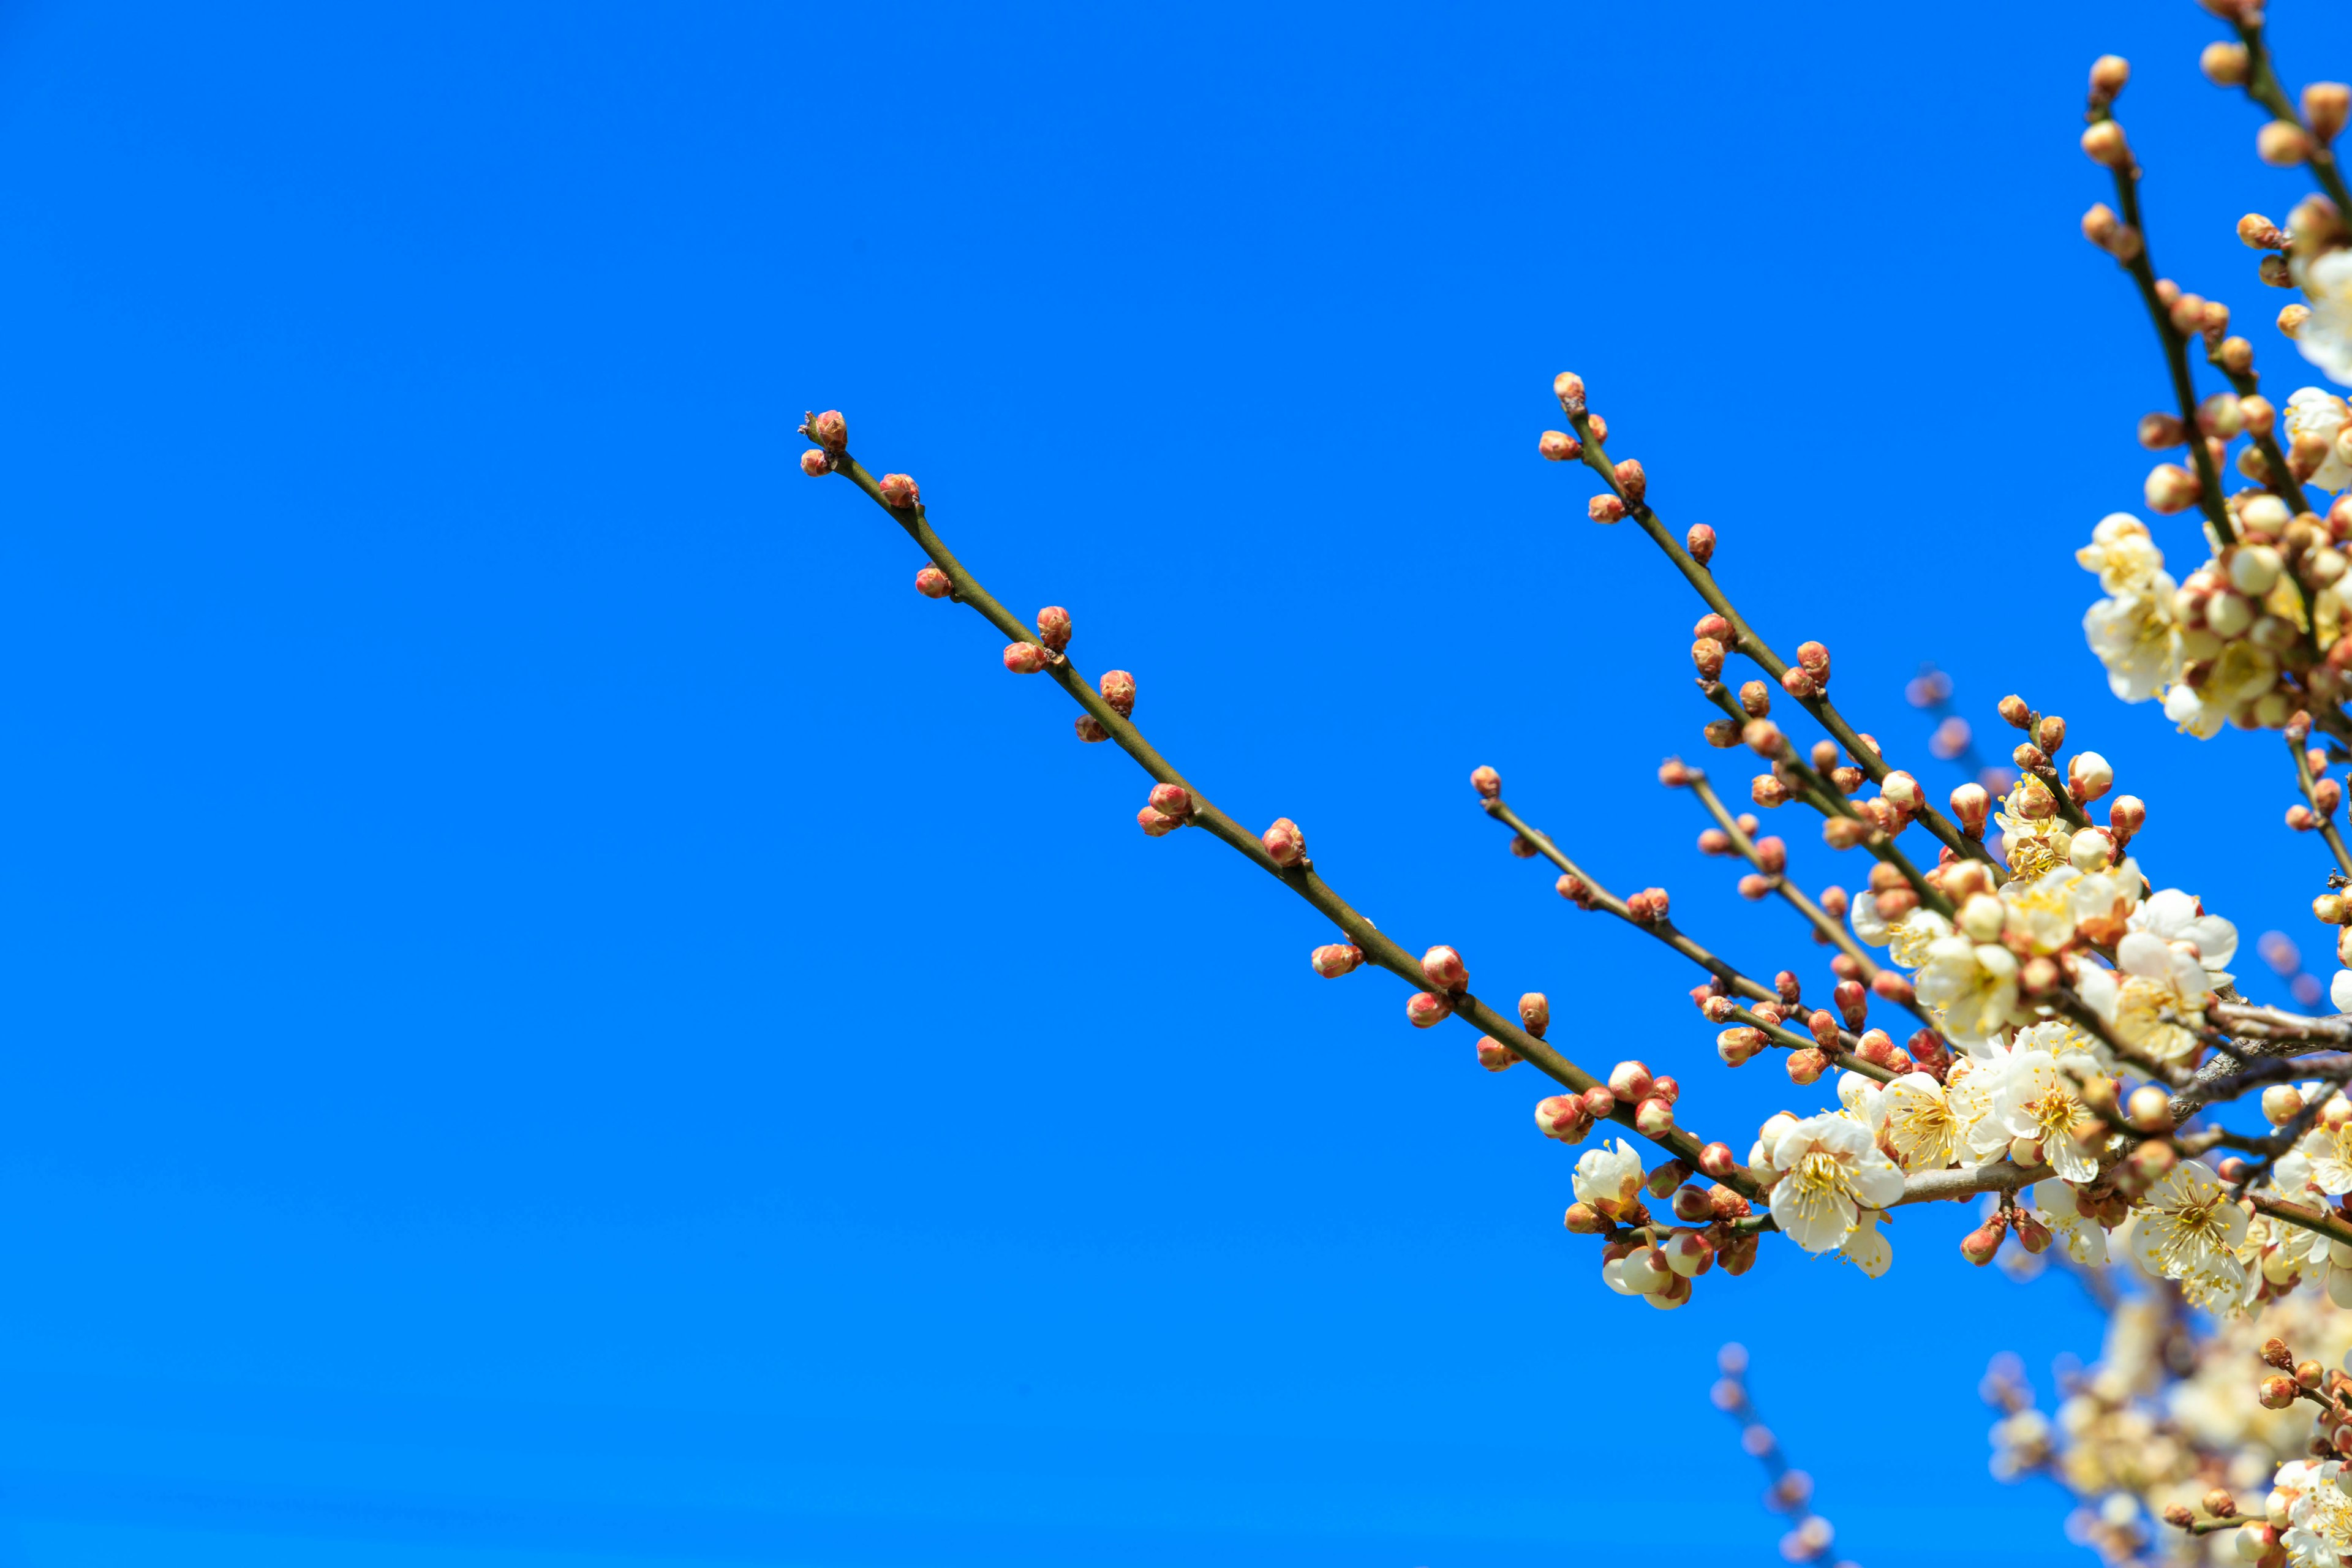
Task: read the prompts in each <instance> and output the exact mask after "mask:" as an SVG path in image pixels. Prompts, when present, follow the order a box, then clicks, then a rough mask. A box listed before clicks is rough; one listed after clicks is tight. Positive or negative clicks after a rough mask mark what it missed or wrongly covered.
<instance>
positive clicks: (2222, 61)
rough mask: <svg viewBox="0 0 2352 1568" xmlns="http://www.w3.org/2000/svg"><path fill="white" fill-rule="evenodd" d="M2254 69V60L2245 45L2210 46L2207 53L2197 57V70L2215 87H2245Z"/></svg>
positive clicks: (2206, 50) (2207, 47)
mask: <svg viewBox="0 0 2352 1568" xmlns="http://www.w3.org/2000/svg"><path fill="white" fill-rule="evenodd" d="M2197 68H2198V69H2199V70H2201V71H2203V72H2204V73H2205V79H2206V80H2208V81H2210V82H2211V83H2212V84H2213V85H2214V86H2215V87H2243V86H2245V85H2246V76H2247V73H2248V72H2249V71H2250V70H2252V68H2253V60H2252V57H2251V56H2250V55H2248V54H2247V52H2246V46H2245V45H2243V44H2208V45H2206V46H2205V52H2204V53H2202V54H2200V55H2199V56H2198V57H2197Z"/></svg>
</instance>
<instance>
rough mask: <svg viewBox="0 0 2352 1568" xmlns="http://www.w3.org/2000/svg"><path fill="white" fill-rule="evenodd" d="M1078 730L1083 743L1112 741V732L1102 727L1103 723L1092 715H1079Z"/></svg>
mask: <svg viewBox="0 0 2352 1568" xmlns="http://www.w3.org/2000/svg"><path fill="white" fill-rule="evenodd" d="M1076 729H1077V731H1078V739H1079V740H1081V741H1086V742H1095V741H1108V740H1109V739H1110V731H1108V730H1106V729H1104V728H1103V727H1102V721H1101V720H1099V719H1097V718H1096V717H1095V716H1094V715H1093V714H1091V713H1081V714H1079V715H1078V717H1077V722H1076Z"/></svg>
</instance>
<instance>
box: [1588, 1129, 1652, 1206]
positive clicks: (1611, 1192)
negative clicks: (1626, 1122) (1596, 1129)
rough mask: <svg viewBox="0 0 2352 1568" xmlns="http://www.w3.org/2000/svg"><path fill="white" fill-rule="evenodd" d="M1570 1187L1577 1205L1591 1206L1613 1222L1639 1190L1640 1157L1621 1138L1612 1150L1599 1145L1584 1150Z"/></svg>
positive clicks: (1631, 1201)
mask: <svg viewBox="0 0 2352 1568" xmlns="http://www.w3.org/2000/svg"><path fill="white" fill-rule="evenodd" d="M1570 1185H1571V1186H1573V1187H1574V1188H1575V1189H1576V1201H1577V1202H1579V1203H1584V1204H1591V1205H1592V1206H1593V1208H1594V1209H1595V1210H1597V1211H1598V1212H1600V1213H1601V1214H1602V1215H1607V1216H1608V1217H1609V1218H1611V1219H1617V1218H1619V1217H1621V1216H1622V1215H1623V1214H1624V1213H1625V1211H1626V1210H1627V1209H1629V1208H1631V1207H1632V1206H1633V1204H1634V1203H1635V1201H1636V1194H1639V1193H1640V1192H1641V1190H1642V1156H1640V1155H1639V1154H1636V1153H1635V1152H1633V1145H1632V1144H1631V1143H1628V1142H1625V1140H1623V1139H1622V1138H1620V1139H1618V1140H1617V1142H1616V1146H1615V1147H1614V1148H1612V1147H1611V1146H1610V1145H1609V1144H1606V1143H1603V1144H1601V1146H1600V1147H1599V1148H1597V1149H1587V1150H1586V1151H1585V1152H1584V1153H1583V1155H1582V1156H1581V1157H1580V1158H1579V1159H1578V1160H1577V1162H1576V1173H1575V1175H1573V1176H1572V1177H1570Z"/></svg>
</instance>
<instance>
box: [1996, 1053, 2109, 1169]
mask: <svg viewBox="0 0 2352 1568" xmlns="http://www.w3.org/2000/svg"><path fill="white" fill-rule="evenodd" d="M2089 1114H2090V1113H2089V1112H2088V1111H2087V1110H2085V1109H2084V1105H2083V1102H2082V1100H2081V1099H2080V1098H2079V1097H2078V1096H2077V1095H2076V1094H2075V1092H2074V1085H2073V1084H2072V1083H2070V1082H2068V1081H2067V1079H2066V1076H2065V1074H2063V1073H2062V1072H2060V1071H2059V1070H2058V1063H2057V1061H2056V1060H2055V1059H2054V1058H2053V1057H2052V1056H2051V1055H2050V1053H2049V1052H2047V1051H2027V1050H2021V1051H2019V1052H2018V1053H2017V1054H2016V1055H2015V1056H2013V1057H2011V1058H2010V1062H2009V1070H2008V1072H2007V1073H2005V1074H2004V1075H2003V1076H2002V1079H2001V1086H2000V1100H1997V1101H1995V1102H1994V1105H1993V1115H1994V1116H1995V1118H1997V1119H1998V1120H1999V1121H2000V1124H2001V1125H2002V1126H2003V1127H2004V1128H2006V1129H2008V1131H2009V1134H2010V1136H2011V1137H2012V1138H2028V1139H2032V1141H2034V1142H2038V1143H2040V1144H2041V1145H2042V1158H2043V1159H2044V1160H2046V1161H2048V1162H2049V1163H2050V1168H2051V1169H2052V1170H2054V1171H2056V1172H2057V1173H2058V1174H2059V1175H2061V1176H2063V1178H2065V1179H2066V1180H2067V1181H2070V1182H2090V1181H2096V1180H2097V1179H2098V1174H2099V1157H2098V1154H2097V1153H2096V1152H2095V1150H2090V1149H2085V1148H2084V1147H2083V1146H2082V1145H2081V1144H2079V1143H2077V1142H2074V1132H2073V1129H2074V1123H2075V1122H2077V1121H2084V1120H2085V1119H2087V1118H2088V1116H2089Z"/></svg>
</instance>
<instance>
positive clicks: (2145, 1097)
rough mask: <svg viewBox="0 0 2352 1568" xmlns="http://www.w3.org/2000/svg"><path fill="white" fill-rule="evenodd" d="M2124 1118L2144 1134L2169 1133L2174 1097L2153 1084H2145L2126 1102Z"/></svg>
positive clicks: (2133, 1092) (2133, 1091)
mask: <svg viewBox="0 0 2352 1568" xmlns="http://www.w3.org/2000/svg"><path fill="white" fill-rule="evenodd" d="M2124 1118H2125V1120H2126V1121H2129V1122H2130V1123H2131V1124H2132V1125H2133V1126H2134V1127H2136V1128H2137V1129H2138V1130H2139V1131H2142V1132H2169V1131H2172V1097H2171V1096H2170V1095H2168V1094H2167V1093H2165V1092H2164V1090H2162V1089H2158V1088H2157V1087H2156V1085H2154V1084H2152V1083H2144V1084H2142V1085H2140V1086H2139V1087H2138V1088H2137V1089H2134V1090H2132V1093H2131V1099H2130V1100H2127V1101H2126V1102H2125V1105H2124Z"/></svg>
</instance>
